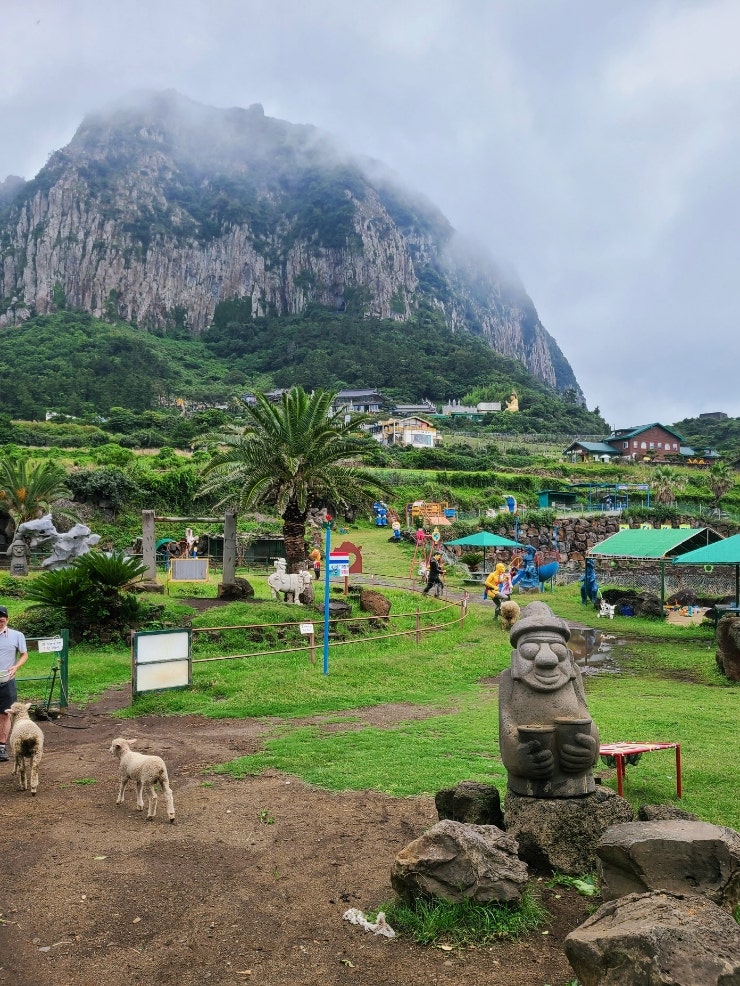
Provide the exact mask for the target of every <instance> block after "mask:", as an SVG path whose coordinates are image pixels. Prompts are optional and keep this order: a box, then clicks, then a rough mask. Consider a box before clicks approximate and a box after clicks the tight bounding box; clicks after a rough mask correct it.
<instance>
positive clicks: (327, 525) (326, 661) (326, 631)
mask: <svg viewBox="0 0 740 986" xmlns="http://www.w3.org/2000/svg"><path fill="white" fill-rule="evenodd" d="M324 531H325V532H326V543H325V545H324V674H329V591H330V588H329V587H330V582H329V578H330V573H329V555H330V552H331V517H330V515H329V514H327V515H326V520H325V521H324Z"/></svg>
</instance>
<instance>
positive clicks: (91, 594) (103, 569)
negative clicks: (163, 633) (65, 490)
mask: <svg viewBox="0 0 740 986" xmlns="http://www.w3.org/2000/svg"><path fill="white" fill-rule="evenodd" d="M146 571H147V567H146V565H144V564H142V562H141V561H139V559H138V558H131V557H129V556H127V555H124V554H123V552H120V551H114V552H112V553H111V554H110V555H106V554H104V553H103V552H102V551H90V552H88V553H87V554H85V555H80V557H79V558H75V560H74V561H73V562H72V564H71V565H70V566H69V567H68V568H60V569H57V570H56V571H53V572H46V573H45V574H44V575H40V576H39V577H38V578H37V579H35V580H34V581H33V582H32V583H31V584H30V586H29V587H28V590H27V592H26V598H27V599H28V600H30V602H31V603H32V605H31V607H29V608H30V609H41V608H46V609H55V610H58V611H61V612H63V613H64V617H65V620H66V622H67V627H68V629H69V633H70V639H71V640H72V641H73V642H77V641H79V640H81V639H82V638H83V637H88V638H96V639H99V640H106V639H111V638H113V637H117V636H120V635H121V634H122V633H123V632H125V631H126V630H128V629H131V628H132V627H136V626H140V625H141V622H142V620H144V619H145V618H146V616H147V614H148V612H149V610H148V607H146V606H145V605H143V604H142V603H141V601H140V600H139V599H138V597H137V596H135V595H134V594H133V593H132V592H127V591H126V590H127V589H128V588H129V587H130V586H131V585H132V584H133V583H134V582H136V581H137V580H138V579H140V578H141V576H142V575H143V574H144V573H145V572H146Z"/></svg>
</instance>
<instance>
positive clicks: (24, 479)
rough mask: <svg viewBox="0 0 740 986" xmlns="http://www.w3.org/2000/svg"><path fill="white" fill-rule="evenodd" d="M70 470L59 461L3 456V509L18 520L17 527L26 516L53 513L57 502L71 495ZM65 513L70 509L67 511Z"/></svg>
mask: <svg viewBox="0 0 740 986" xmlns="http://www.w3.org/2000/svg"><path fill="white" fill-rule="evenodd" d="M66 480H67V474H66V472H65V471H64V469H63V467H62V466H60V465H58V464H57V463H55V462H51V461H49V460H47V461H46V462H34V461H32V460H30V459H26V460H24V461H22V462H13V461H11V460H9V459H2V460H0V510H4V511H5V512H6V513H8V514H10V516H11V517H12V518H13V520H14V521H15V525H16V527H17V526H18V524H22V523H23V522H24V521H26V520H36V518H37V517H43V515H44V514H46V513H51V511H52V509H53V506H54V503H55V502H56V501H57V500H59V499H61V498H62V497H64V496H69V490H68V489H67V487H66ZM63 513H64V514H65V516H66V515H67V514H66V512H63Z"/></svg>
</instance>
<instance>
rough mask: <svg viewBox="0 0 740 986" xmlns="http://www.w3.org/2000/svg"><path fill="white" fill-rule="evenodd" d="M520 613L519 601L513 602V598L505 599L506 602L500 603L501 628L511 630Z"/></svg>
mask: <svg viewBox="0 0 740 986" xmlns="http://www.w3.org/2000/svg"><path fill="white" fill-rule="evenodd" d="M520 613H521V610H520V609H519V603H515V602H514V600H513V599H507V600H506V602H503V603H501V629H502V630H511V628H512V627H513V626H514V624H515V623H516V621H517V620H518V619H519V614H520Z"/></svg>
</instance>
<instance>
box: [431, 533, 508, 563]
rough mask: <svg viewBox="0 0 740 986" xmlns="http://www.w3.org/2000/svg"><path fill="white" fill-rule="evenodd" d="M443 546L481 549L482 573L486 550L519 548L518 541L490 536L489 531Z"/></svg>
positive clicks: (448, 542) (496, 535)
mask: <svg viewBox="0 0 740 986" xmlns="http://www.w3.org/2000/svg"><path fill="white" fill-rule="evenodd" d="M445 544H459V545H460V546H461V547H469V548H483V571H484V572H485V571H486V548H521V545H520V544H519V542H518V541H512V540H511V539H510V538H504V537H501V536H500V535H499V534H491V532H490V531H476V533H475V534H468V535H467V537H464V538H457V539H456V540H455V541H445Z"/></svg>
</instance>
